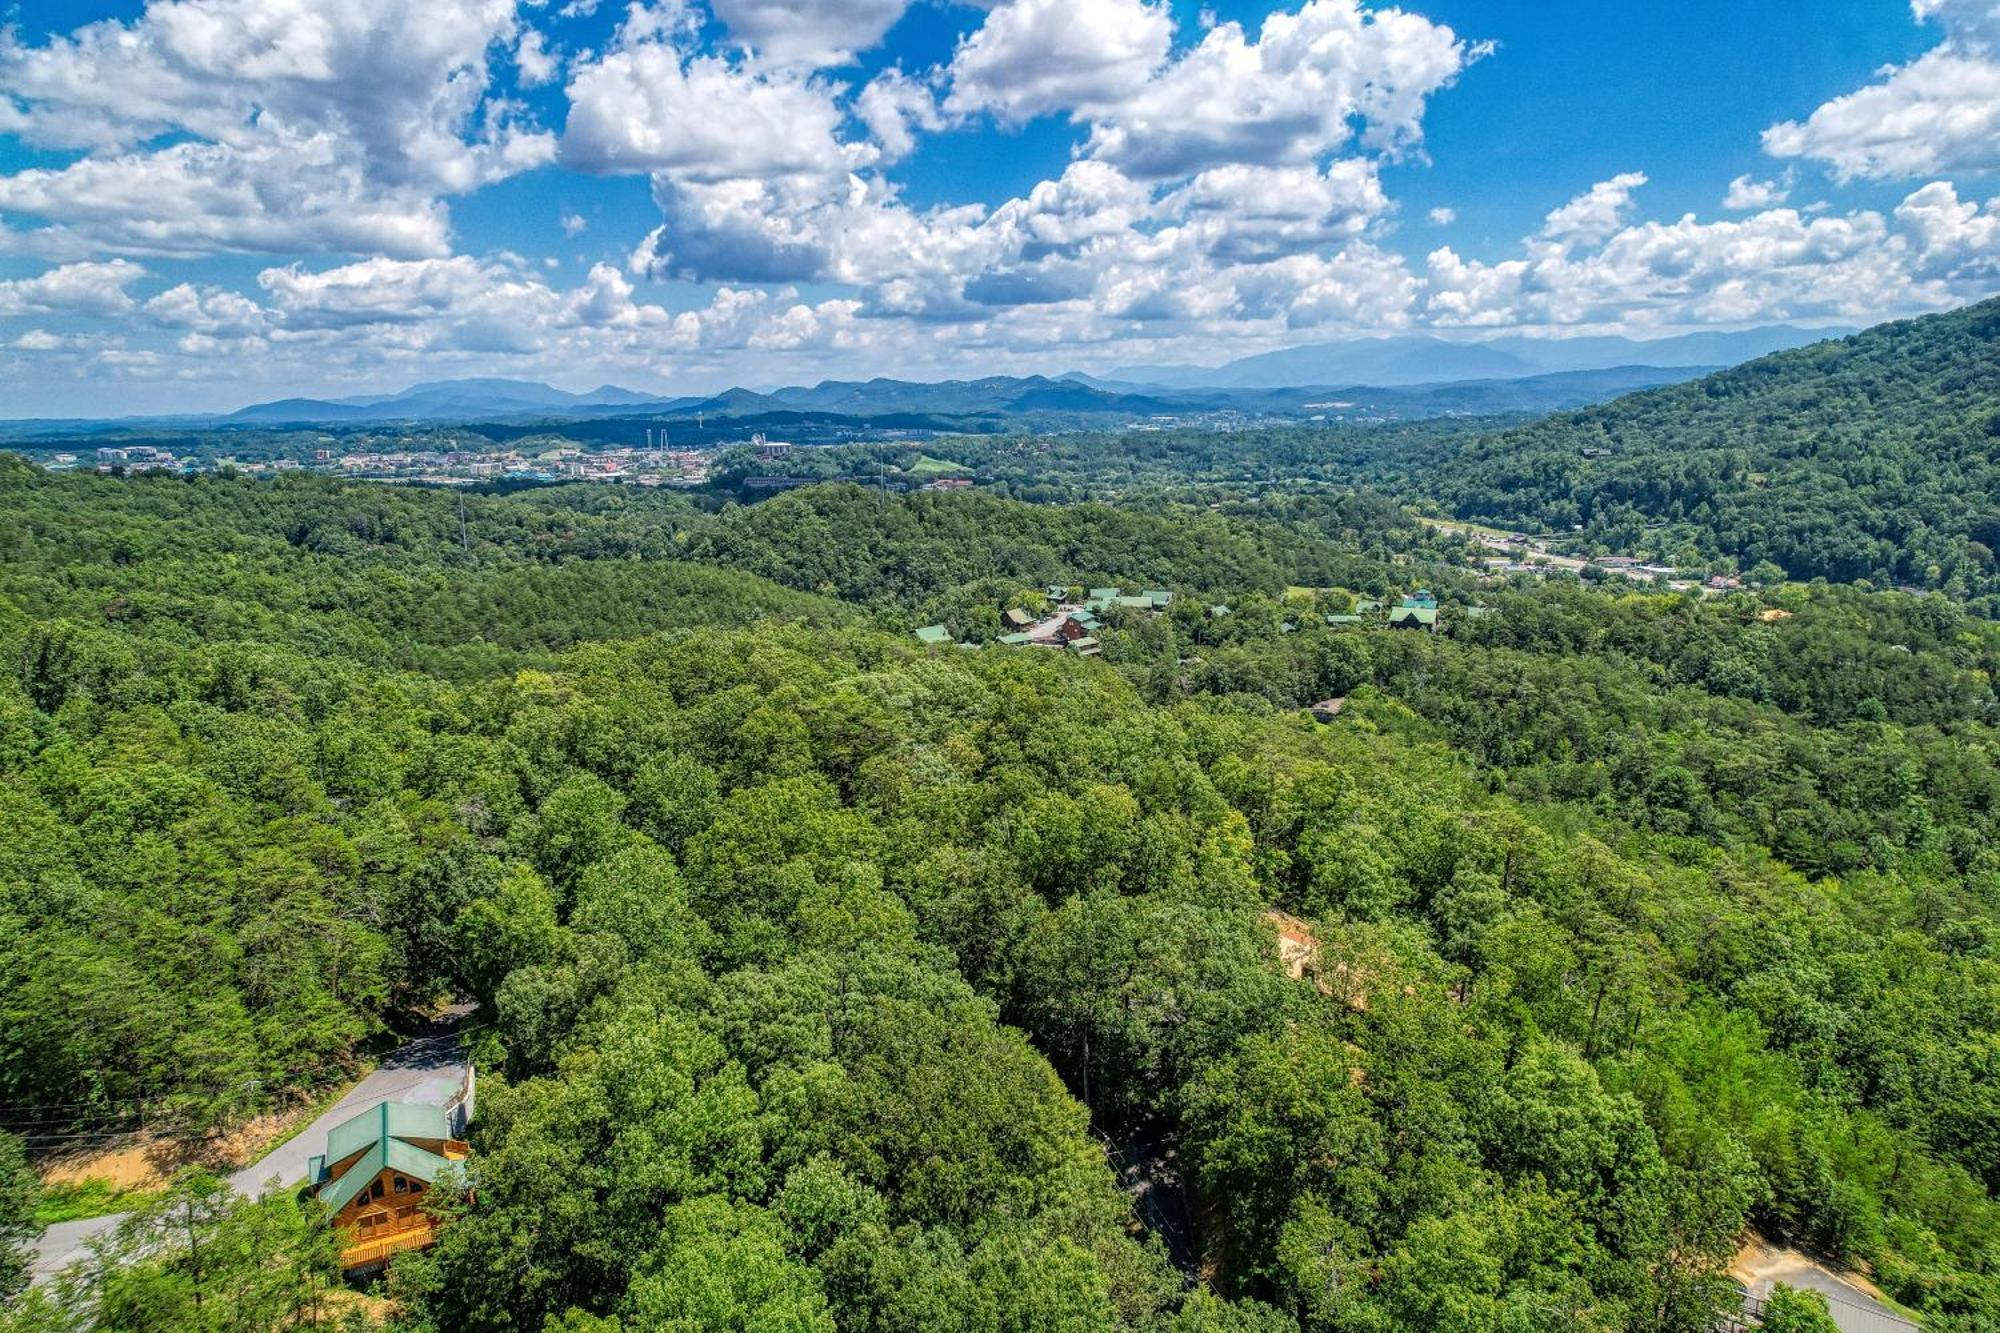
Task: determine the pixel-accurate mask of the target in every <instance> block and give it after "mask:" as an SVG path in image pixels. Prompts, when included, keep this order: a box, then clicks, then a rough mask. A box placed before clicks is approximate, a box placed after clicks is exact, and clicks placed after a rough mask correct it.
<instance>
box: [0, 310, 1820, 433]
mask: <svg viewBox="0 0 2000 1333" xmlns="http://www.w3.org/2000/svg"><path fill="white" fill-rule="evenodd" d="M1831 336H1835V334H1834V333H1832V332H1828V331H1824V330H1822V331H1814V330H1809V329H1800V328H1794V327H1790V326H1785V325H1780V326H1775V327H1770V328H1760V329H1750V330H1745V331H1743V332H1735V333H1695V334H1686V335H1683V336H1680V337H1673V338H1660V339H1655V340H1651V341H1645V340H1637V339H1631V338H1617V337H1588V338H1565V339H1555V338H1528V337H1522V336H1518V335H1515V336H1509V337H1501V338H1493V339H1488V340H1486V341H1482V342H1453V341H1450V340H1447V339H1443V338H1435V337H1430V336H1427V335H1410V336H1404V337H1394V338H1375V339H1356V340H1351V341H1347V342H1331V343H1317V344H1313V345H1310V346H1305V347H1292V348H1287V349H1285V350H1283V351H1278V352H1267V353H1265V354H1263V355H1261V356H1253V357H1246V358H1244V359H1243V360H1240V361H1233V362H1230V363H1229V364H1228V365H1226V366H1217V367H1203V366H1133V367H1129V368H1127V369H1125V370H1122V371H1119V372H1116V373H1115V374H1112V375H1106V376H1096V375H1087V374H1083V373H1081V372H1072V373H1070V374H1067V375H1061V376H1055V377H1051V376H1046V375H1027V376H1011V375H996V376H989V377H986V378H983V379H969V380H941V381H936V382H929V383H926V382H918V381H912V380H898V379H887V378H878V379H871V380H826V381H823V382H821V383H819V384H814V385H794V386H789V387H786V388H779V389H771V390H768V391H757V390H752V389H744V388H735V389H729V390H727V391H725V392H723V393H719V394H703V395H682V396H671V395H659V394H652V393H646V392H642V391H640V390H636V389H627V388H621V387H619V386H618V385H614V384H606V385H601V386H599V387H598V388H595V389H592V390H590V391H589V392H586V393H574V392H570V391H568V390H564V389H557V388H553V387H551V386H549V385H547V384H540V383H536V382H534V381H531V380H514V379H460V380H442V381H436V382H432V383H425V384H417V385H412V386H411V387H410V388H408V389H404V390H402V391H401V392H399V393H389V394H366V395H361V396H357V397H346V398H282V399H278V400H276V401H274V402H268V403H256V404H253V405H251V406H249V407H245V408H243V409H241V410H240V411H236V412H231V413H228V414H226V415H220V416H207V415H191V416H175V417H144V418H124V419H119V420H89V421H87V420H63V421H48V420H15V421H5V422H0V439H9V440H26V439H47V440H52V441H53V440H60V439H64V438H75V437H77V436H79V435H84V434H90V433H102V432H103V431H105V430H107V429H116V430H122V431H126V432H144V431H156V432H157V431H161V430H182V431H184V430H229V429H241V428H254V427H264V428H271V427H278V428H282V427H289V426H325V427H340V426H347V427H354V428H365V427H371V426H393V425H398V424H408V425H420V424H421V425H433V426H434V425H444V424H464V425H473V424H491V425H494V426H504V427H505V428H506V429H507V430H508V431H509V432H511V433H523V432H526V431H531V430H534V429H539V428H541V427H543V426H546V427H548V428H550V429H554V428H557V427H559V426H562V425H563V424H564V423H569V424H571V425H573V426H581V425H583V424H585V423H591V422H604V421H611V420H615V419H618V418H628V419H629V418H635V417H646V418H650V419H652V420H655V421H658V422H662V423H668V424H671V423H672V422H675V421H680V420H687V421H690V422H692V421H696V420H700V421H702V422H704V423H706V424H707V425H708V426H713V425H715V424H716V423H728V425H729V426H730V427H731V428H736V427H740V426H741V425H742V424H743V423H745V422H756V423H759V424H760V426H762V425H768V426H769V427H771V428H774V429H783V428H786V427H788V426H791V425H793V424H799V425H800V426H801V427H803V426H805V425H811V424H820V425H824V426H826V427H828V428H829V429H831V430H835V431H841V430H845V431H853V430H857V429H889V428H905V429H915V430H995V429H1003V428H1006V427H1007V426H1009V425H1010V424H1026V425H1052V424H1059V423H1071V424H1078V423H1099V422H1101V423H1109V422H1111V421H1115V420H1119V419H1124V420H1141V419H1145V418H1151V417H1162V418H1165V417H1180V418H1185V417H1189V416H1209V417H1213V416H1216V415H1225V414H1232V413H1234V414H1240V415H1248V416H1278V417H1294V418H1312V417H1331V418H1337V419H1371V418H1396V419H1405V420H1407V419H1412V418H1417V417H1424V416H1440V415H1452V414H1458V415H1497V414H1504V413H1540V412H1553V411H1561V410H1564V409H1568V408H1576V407H1584V406H1588V405H1590V404H1593V403H1598V402H1603V401H1605V400H1606V399H1609V398H1615V397H1617V396H1618V395H1619V394H1623V393H1629V392H1631V391H1633V390H1635V389H1645V388H1653V387H1656V386H1659V385H1663V384H1673V383H1677V382H1679V381H1682V380H1687V379H1692V378H1695V377H1696V376H1698V375H1701V374H1705V373H1707V372H1709V371H1712V370H1714V369H1716V368H1718V367H1722V366H1729V365H1735V364H1737V363H1740V362H1742V361H1745V360H1749V359H1751V358H1753V357H1756V356H1760V355H1764V354H1766V353H1768V352H1771V351H1773V350H1781V349H1787V348H1792V347H1796V346H1800V345H1803V344H1805V343H1809V342H1814V341H1818V340H1820V339H1822V338H1825V337H1831ZM587 433H588V434H591V435H603V434H604V432H603V431H602V430H593V431H590V432H587ZM702 433H703V434H704V435H707V434H708V433H709V432H708V431H707V430H706V429H704V431H703V432H702ZM801 438H806V437H804V436H802V437H801Z"/></svg>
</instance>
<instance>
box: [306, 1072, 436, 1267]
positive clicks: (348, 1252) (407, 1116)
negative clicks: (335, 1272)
mask: <svg viewBox="0 0 2000 1333" xmlns="http://www.w3.org/2000/svg"><path fill="white" fill-rule="evenodd" d="M451 1132H452V1125H451V1119H450V1117H449V1115H448V1114H447V1113H446V1112H445V1110H443V1109H442V1108H440V1107H436V1106H418V1105H412V1104H409V1103H403V1102H384V1103H382V1104H381V1105H380V1106H377V1107H374V1108H372V1109H370V1110H367V1111H363V1112H362V1113H361V1114H360V1115H357V1116H355V1117H354V1118H353V1119H351V1120H345V1121H342V1122H341V1123H340V1124H338V1125H336V1126H334V1128H333V1129H332V1130H331V1131H330V1132H329V1133H328V1134H327V1136H326V1152H325V1153H324V1154H323V1155H322V1156H318V1157H314V1158H312V1159H311V1160H310V1161H309V1162H307V1164H306V1186H307V1188H308V1189H309V1190H310V1191H311V1192H312V1194H313V1196H314V1197H315V1198H317V1199H318V1200H319V1201H320V1202H321V1203H322V1204H324V1205H325V1206H326V1209H327V1211H328V1212H330V1213H331V1214H332V1215H333V1224H334V1228H335V1230H337V1231H338V1232H339V1233H340V1238H341V1251H340V1267H341V1269H342V1271H343V1272H347V1273H350V1274H351V1273H362V1272H369V1271H372V1270H375V1269H378V1268H381V1267H383V1266H385V1265H387V1263H388V1262H389V1260H390V1258H391V1257H393V1256H394V1255H396V1254H397V1253H399V1252H401V1251H403V1250H416V1249H422V1248H424V1247H425V1246H428V1245H429V1244H431V1242H432V1241H433V1240H435V1239H436V1238H437V1222H436V1219H434V1218H433V1217H432V1216H431V1215H430V1214H429V1213H428V1212H426V1211H425V1210H424V1207H423V1198H424V1195H425V1193H426V1192H427V1191H429V1189H430V1188H431V1186H433V1185H434V1184H436V1183H437V1182H438V1181H439V1180H440V1179H441V1178H442V1177H443V1176H444V1175H445V1174H446V1173H447V1172H450V1171H454V1170H457V1169H459V1168H457V1167H456V1166H455V1165H454V1164H455V1163H458V1162H462V1161H464V1160H465V1158H466V1156H467V1155H468V1150H467V1148H466V1145H465V1144H464V1143H463V1142H462V1141H460V1140H458V1139H455V1138H452V1137H451Z"/></svg>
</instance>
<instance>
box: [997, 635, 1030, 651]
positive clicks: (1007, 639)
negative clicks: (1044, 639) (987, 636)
mask: <svg viewBox="0 0 2000 1333" xmlns="http://www.w3.org/2000/svg"><path fill="white" fill-rule="evenodd" d="M999 641H1000V642H1001V643H1004V644H1006V645H1007V646H1008V647H1009V648H1019V647H1022V646H1023V645H1025V644H1030V643H1033V642H1034V641H1035V636H1034V635H1032V634H1029V633H1026V632H1022V633H1018V634H1002V635H1001V636H1000V640H999Z"/></svg>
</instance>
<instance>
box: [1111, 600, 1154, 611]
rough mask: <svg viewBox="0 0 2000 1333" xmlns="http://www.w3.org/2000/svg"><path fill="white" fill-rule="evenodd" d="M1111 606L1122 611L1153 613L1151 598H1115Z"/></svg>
mask: <svg viewBox="0 0 2000 1333" xmlns="http://www.w3.org/2000/svg"><path fill="white" fill-rule="evenodd" d="M1111 604H1112V605H1113V606H1115V607H1117V608H1118V609H1119V610H1121V611H1151V610H1152V609H1153V599H1152V598H1150V597H1114V598H1112V599H1111Z"/></svg>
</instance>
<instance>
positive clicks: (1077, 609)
mask: <svg viewBox="0 0 2000 1333" xmlns="http://www.w3.org/2000/svg"><path fill="white" fill-rule="evenodd" d="M1079 592H1081V593H1082V595H1081V596H1079V595H1078V593H1079ZM1046 595H1047V598H1048V604H1049V606H1050V608H1052V609H1050V610H1049V611H1047V612H1045V613H1043V614H1040V615H1037V614H1035V613H1033V612H1030V611H1027V610H1025V609H1023V608H1021V607H1018V606H1015V607H1009V608H1007V610H1006V611H1004V612H1002V613H1001V616H1000V623H1001V625H1002V627H1003V628H1004V629H1005V630H1006V631H1007V632H1006V633H1004V634H1002V635H1001V636H1000V637H999V638H998V639H997V640H995V642H997V643H1000V644H1003V645H1005V646H1007V647H1009V648H1025V647H1035V648H1061V649H1064V650H1066V651H1068V652H1071V653H1074V654H1076V655H1077V656H1078V657H1095V656H1097V655H1098V654H1099V653H1101V652H1103V651H1104V645H1103V644H1102V643H1101V642H1100V641H1099V640H1098V637H1097V636H1098V633H1099V631H1101V630H1102V629H1103V628H1104V624H1105V622H1104V619H1103V617H1104V616H1105V615H1106V614H1107V613H1110V612H1113V611H1116V612H1123V613H1128V614H1143V615H1155V616H1156V615H1159V614H1161V613H1162V612H1164V611H1166V609H1167V608H1168V607H1170V606H1172V605H1173V604H1174V595H1173V593H1171V592H1169V591H1167V590H1166V589H1164V588H1148V589H1146V590H1145V591H1144V592H1138V593H1127V592H1126V591H1125V590H1124V589H1122V588H1111V587H1106V588H1090V589H1087V590H1085V589H1077V588H1070V587H1066V586H1065V585H1063V584H1060V583H1052V584H1050V585H1049V586H1048V588H1047V589H1046ZM913 633H914V634H915V635H916V636H917V642H919V643H921V644H923V645H924V646H925V647H927V648H942V647H945V646H947V645H949V644H950V643H951V642H952V641H953V635H952V632H951V630H950V629H949V628H948V627H947V626H944V625H925V626H923V627H922V628H920V629H917V630H915V631H913ZM958 646H959V647H961V648H973V647H977V646H978V645H976V644H973V643H960V644H959V645H958Z"/></svg>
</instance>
